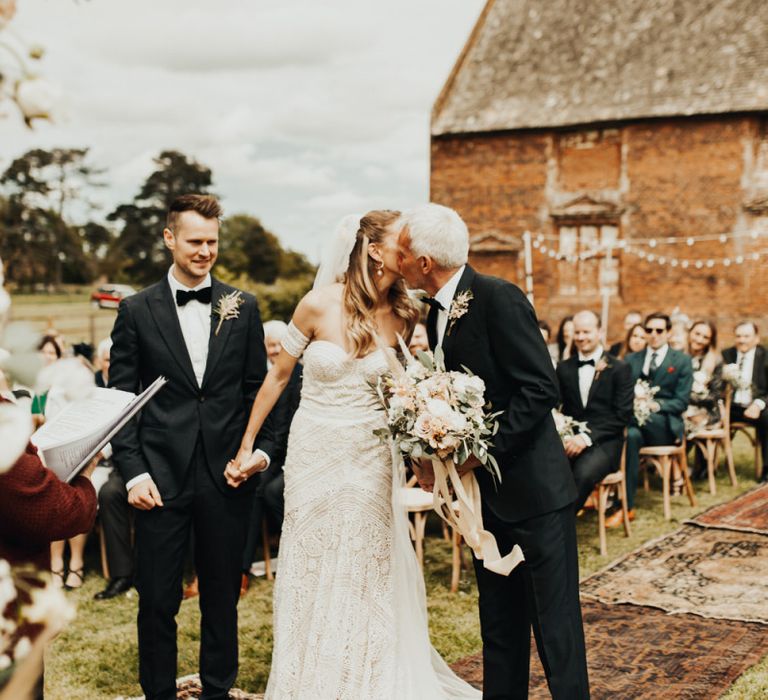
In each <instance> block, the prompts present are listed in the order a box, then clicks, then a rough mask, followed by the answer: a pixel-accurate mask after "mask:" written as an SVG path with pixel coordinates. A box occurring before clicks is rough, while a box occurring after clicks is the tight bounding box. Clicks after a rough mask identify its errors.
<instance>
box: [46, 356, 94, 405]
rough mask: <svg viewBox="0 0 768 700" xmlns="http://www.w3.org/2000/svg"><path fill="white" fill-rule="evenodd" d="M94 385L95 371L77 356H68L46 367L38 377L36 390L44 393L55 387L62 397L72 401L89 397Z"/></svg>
mask: <svg viewBox="0 0 768 700" xmlns="http://www.w3.org/2000/svg"><path fill="white" fill-rule="evenodd" d="M94 386H95V381H94V377H93V372H91V370H89V369H88V368H87V367H86V366H85V365H84V364H83V363H82V362H81V361H80V360H78V359H77V358H75V357H68V358H66V359H64V360H57V361H56V362H54V363H53V364H51V365H48V367H46V368H44V369H43V371H42V372H40V375H39V376H38V378H37V386H36V387H35V390H36V391H37V393H38V394H42V393H44V392H46V391H50V390H51V389H55V390H56V392H57V393H58V394H59V396H60V398H62V399H63V400H64V401H66V402H70V401H79V400H80V399H85V398H87V397H88V396H89V395H90V393H91V392H92V391H93V387H94Z"/></svg>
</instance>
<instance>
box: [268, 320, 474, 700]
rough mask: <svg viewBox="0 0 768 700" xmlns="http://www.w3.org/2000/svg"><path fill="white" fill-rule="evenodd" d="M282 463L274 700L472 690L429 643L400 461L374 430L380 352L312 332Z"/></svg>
mask: <svg viewBox="0 0 768 700" xmlns="http://www.w3.org/2000/svg"><path fill="white" fill-rule="evenodd" d="M283 346H284V347H285V349H286V350H287V351H288V352H289V353H290V354H291V355H293V356H294V357H300V356H301V355H302V353H303V355H304V381H303V387H302V395H301V403H300V405H299V409H298V410H297V412H296V414H295V417H294V419H293V424H292V426H291V432H290V437H289V440H288V454H287V458H286V462H285V467H284V471H285V520H284V524H283V532H282V536H281V541H280V570H279V573H278V575H277V578H276V581H275V595H274V649H273V655H272V669H271V672H270V677H269V682H268V685H267V691H266V696H265V697H266V698H267V699H268V700H269V699H272V700H342V699H343V700H378V699H381V700H395V699H396V700H433V699H434V700H438V699H441V700H442V699H450V700H464V699H466V700H470V699H472V700H476V699H479V698H480V697H481V693H480V692H479V691H478V690H475V689H474V688H472V687H471V686H469V685H468V684H467V683H465V682H464V681H462V680H461V679H459V678H458V677H457V676H456V675H455V674H454V673H453V672H452V671H451V670H450V669H449V668H448V666H447V665H446V664H445V662H444V661H443V660H442V658H441V657H440V656H439V655H438V654H437V652H436V651H435V650H434V649H433V648H432V645H431V643H430V641H429V634H428V624H427V609H426V595H425V590H424V582H423V578H422V575H421V571H420V570H419V567H418V564H417V561H416V557H415V555H414V552H413V547H412V546H411V542H410V537H409V534H408V523H407V514H406V512H405V509H404V508H403V507H402V505H401V504H399V503H397V502H396V501H397V495H398V494H399V486H400V485H401V483H402V474H401V472H402V469H401V467H400V465H399V460H397V461H395V460H393V455H392V454H391V453H390V449H389V448H388V447H387V446H385V445H382V444H381V442H380V441H379V439H378V438H377V437H376V436H374V434H373V431H374V430H375V429H377V428H381V427H384V425H385V423H384V413H383V411H381V410H380V409H379V406H378V404H377V401H376V398H375V394H374V392H373V391H372V389H371V387H370V383H371V382H375V380H376V377H377V376H378V375H379V374H381V373H382V372H384V371H386V369H387V363H386V358H385V355H384V351H383V350H377V351H375V352H373V353H371V354H369V355H367V356H366V357H363V358H352V357H350V356H349V355H348V354H347V353H346V351H345V350H344V349H343V348H341V347H339V346H338V345H335V344H334V343H331V342H328V341H323V340H316V341H313V342H311V343H310V342H309V341H308V339H307V338H306V337H304V336H303V335H302V334H301V332H300V331H299V330H298V329H297V328H296V327H295V326H294V325H293V324H290V326H289V331H288V334H287V336H286V338H285V340H284V341H283Z"/></svg>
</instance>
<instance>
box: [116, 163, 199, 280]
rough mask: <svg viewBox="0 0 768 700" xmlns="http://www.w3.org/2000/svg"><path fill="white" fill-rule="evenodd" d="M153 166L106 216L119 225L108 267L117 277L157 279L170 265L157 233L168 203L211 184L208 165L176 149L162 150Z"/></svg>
mask: <svg viewBox="0 0 768 700" xmlns="http://www.w3.org/2000/svg"><path fill="white" fill-rule="evenodd" d="M155 165H156V166H157V169H156V170H155V171H154V172H153V173H152V174H151V175H150V176H149V177H148V178H147V179H146V180H145V182H144V184H143V185H142V187H141V189H140V190H139V193H138V194H137V195H136V197H135V198H134V199H133V202H131V203H130V204H121V205H119V206H118V207H117V208H116V209H115V210H114V211H113V212H112V213H111V214H109V216H107V219H108V220H109V221H114V222H116V223H117V225H118V228H119V233H118V236H117V238H116V239H115V241H114V243H113V244H112V246H111V248H110V252H109V254H108V258H109V261H108V262H109V266H110V267H111V268H112V269H114V270H115V274H116V275H117V277H118V278H122V279H125V280H126V281H131V282H136V283H139V284H148V283H151V282H154V281H155V280H157V279H159V278H160V277H161V276H162V275H163V273H164V272H165V270H166V269H167V267H168V265H169V264H170V257H169V255H168V252H167V251H166V248H165V245H164V244H163V237H162V235H161V234H162V231H163V228H164V227H165V217H166V212H167V211H168V207H169V205H170V203H171V202H172V201H173V200H174V199H175V198H176V197H178V196H179V195H182V194H191V193H198V194H208V193H210V190H211V186H212V183H213V178H212V173H211V170H210V168H208V167H206V166H204V165H201V164H200V163H197V162H196V161H194V160H192V159H190V158H188V157H187V156H185V155H184V154H183V153H179V152H178V151H163V152H162V153H161V154H160V155H159V156H158V157H157V158H155Z"/></svg>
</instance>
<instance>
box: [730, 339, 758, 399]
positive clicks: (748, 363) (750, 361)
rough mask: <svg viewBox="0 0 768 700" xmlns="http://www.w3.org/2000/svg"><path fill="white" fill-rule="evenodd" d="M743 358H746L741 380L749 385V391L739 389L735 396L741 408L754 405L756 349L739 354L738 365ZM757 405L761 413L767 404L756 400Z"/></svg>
mask: <svg viewBox="0 0 768 700" xmlns="http://www.w3.org/2000/svg"><path fill="white" fill-rule="evenodd" d="M742 358H744V360H743V364H742V365H741V379H742V380H743V382H744V384H748V385H749V389H739V390H738V391H737V392H736V393H735V394H734V395H733V402H734V403H735V404H738V405H739V406H749V405H750V404H751V403H752V377H753V372H754V371H755V348H752V349H751V350H747V352H745V353H742V352H739V353H737V354H736V364H737V365H738V364H739V363H740V362H742ZM755 403H756V404H757V405H758V407H759V408H760V410H761V411H764V410H765V402H763V401H761V400H760V399H755Z"/></svg>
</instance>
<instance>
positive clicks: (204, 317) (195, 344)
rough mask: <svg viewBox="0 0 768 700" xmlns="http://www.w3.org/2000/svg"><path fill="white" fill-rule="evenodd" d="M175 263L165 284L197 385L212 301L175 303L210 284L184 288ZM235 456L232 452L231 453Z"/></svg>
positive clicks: (202, 370) (138, 478)
mask: <svg viewBox="0 0 768 700" xmlns="http://www.w3.org/2000/svg"><path fill="white" fill-rule="evenodd" d="M173 268H174V266H173V265H171V268H170V270H168V285H169V286H170V288H171V296H172V297H173V303H174V305H175V307H176V314H177V315H178V317H179V325H180V326H181V334H182V335H183V336H184V344H185V345H186V346H187V352H188V353H189V359H190V360H191V361H192V370H193V371H194V373H195V379H196V380H197V385H198V386H202V385H203V377H204V376H205V365H206V363H207V362H208V343H209V341H210V338H211V304H203V303H202V302H200V301H198V300H197V299H192V300H191V301H188V302H187V303H186V304H184V306H179V305H178V304H176V292H177V290H181V291H184V292H196V291H197V290H198V289H205V288H206V287H210V286H211V275H210V273H209V274H208V275H206V277H205V279H204V280H203V281H202V282H201V283H200V284H198V285H197V286H196V287H187V286H186V285H184V284H182V283H181V282H179V280H177V279H176V277H174V275H173ZM254 453H255V454H260V455H262V456H263V457H264V458H265V459H266V460H267V467H268V466H269V461H270V460H269V455H268V454H266V453H265V452H263V451H262V450H254ZM232 456H233V457H234V455H232ZM150 478H152V475H151V474H150V473H149V472H144V473H143V474H139V475H138V476H135V477H133V479H130V480H129V481H128V483H126V485H125V488H126V489H127V490H128V491H130V490H131V489H132V488H133V487H134V486H135V485H136V484H138V483H140V482H142V481H144V480H145V479H150Z"/></svg>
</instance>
